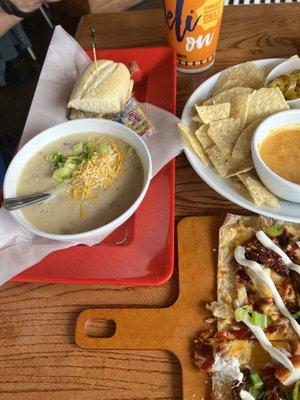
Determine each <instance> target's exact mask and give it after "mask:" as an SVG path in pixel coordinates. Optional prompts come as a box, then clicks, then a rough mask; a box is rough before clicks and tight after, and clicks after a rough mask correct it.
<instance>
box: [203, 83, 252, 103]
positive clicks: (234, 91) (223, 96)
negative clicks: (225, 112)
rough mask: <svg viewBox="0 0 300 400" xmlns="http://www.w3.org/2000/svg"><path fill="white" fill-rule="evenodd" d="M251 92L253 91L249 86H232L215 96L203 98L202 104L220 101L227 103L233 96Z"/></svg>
mask: <svg viewBox="0 0 300 400" xmlns="http://www.w3.org/2000/svg"><path fill="white" fill-rule="evenodd" d="M252 92H254V90H253V89H251V88H246V87H234V88H231V89H228V90H225V91H222V92H221V93H219V94H218V95H216V96H215V97H212V98H210V99H208V100H205V101H204V103H203V105H204V106H208V105H211V104H220V103H227V102H229V103H231V100H232V99H233V98H234V97H235V96H242V95H243V94H251V93H252Z"/></svg>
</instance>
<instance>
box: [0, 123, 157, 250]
mask: <svg viewBox="0 0 300 400" xmlns="http://www.w3.org/2000/svg"><path fill="white" fill-rule="evenodd" d="M88 132H93V133H99V135H100V134H101V135H103V134H105V135H108V136H112V137H116V138H118V139H121V140H123V141H124V142H126V143H127V144H129V145H130V146H132V147H133V148H134V149H135V151H136V154H137V155H138V156H139V158H140V160H141V162H142V165H143V170H144V180H143V186H142V189H141V191H140V194H139V196H138V197H137V199H136V200H135V202H134V203H133V204H132V205H131V206H130V207H129V208H128V209H127V210H126V211H125V212H124V213H123V214H121V215H120V216H119V217H118V218H116V219H114V220H113V221H111V222H110V223H108V224H106V225H103V226H100V227H99V228H97V229H93V230H90V231H87V232H82V233H76V234H66V235H58V234H52V233H47V232H43V231H41V230H39V229H38V228H36V227H35V226H33V225H32V224H31V223H30V222H29V221H27V219H26V218H25V217H24V216H23V214H22V212H21V210H15V211H12V212H11V215H12V216H13V218H14V219H15V220H16V221H17V222H19V223H20V224H21V225H23V226H24V227H25V228H26V229H28V230H29V231H30V232H32V233H34V234H36V235H39V236H43V237H46V238H49V239H53V240H64V241H65V240H68V241H69V240H72V241H78V242H80V241H81V240H85V239H89V238H94V237H99V238H103V237H105V236H107V235H108V234H110V233H111V232H112V231H113V230H115V229H116V228H118V227H119V226H120V225H122V224H123V223H124V222H125V221H126V220H127V219H128V218H129V217H131V215H132V214H133V213H134V212H135V211H136V209H137V208H138V207H139V205H140V204H141V202H142V200H143V198H144V197H145V194H146V192H147V190H148V187H149V183H150V180H151V176H152V163H151V157H150V153H149V150H148V148H147V146H146V145H145V143H144V142H143V140H142V139H141V138H140V137H139V136H138V135H137V134H136V133H135V132H134V131H132V130H131V129H129V128H127V127H126V126H124V125H122V124H119V123H117V122H114V121H108V120H104V119H79V120H74V121H68V122H65V123H63V124H60V125H56V126H53V127H51V128H49V129H46V130H45V131H43V132H41V133H40V134H38V135H37V136H35V137H34V138H33V139H31V140H30V141H29V142H27V143H26V144H25V145H24V146H23V147H22V148H21V149H20V150H19V151H18V153H17V154H16V155H15V157H14V158H13V160H12V162H11V164H10V165H9V167H8V170H7V172H6V175H5V179H4V185H3V195H4V198H9V197H15V196H17V185H18V181H19V178H20V176H21V173H22V171H23V168H24V166H25V165H26V163H27V162H28V161H29V160H30V159H31V157H32V156H33V155H34V154H35V153H37V152H38V151H39V150H41V149H43V148H44V147H45V146H46V145H48V144H50V143H52V142H54V141H56V140H58V139H61V138H63V137H68V136H70V135H74V134H77V133H88Z"/></svg>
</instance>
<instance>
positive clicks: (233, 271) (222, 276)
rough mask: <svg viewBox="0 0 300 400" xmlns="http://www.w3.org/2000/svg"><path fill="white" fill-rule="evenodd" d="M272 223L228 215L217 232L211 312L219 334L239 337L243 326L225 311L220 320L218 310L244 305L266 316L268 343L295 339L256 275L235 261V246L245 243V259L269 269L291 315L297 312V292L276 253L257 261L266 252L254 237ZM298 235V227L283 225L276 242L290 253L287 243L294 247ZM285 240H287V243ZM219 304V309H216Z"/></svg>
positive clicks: (265, 219) (299, 259)
mask: <svg viewBox="0 0 300 400" xmlns="http://www.w3.org/2000/svg"><path fill="white" fill-rule="evenodd" d="M275 223H276V221H274V220H272V219H271V218H265V217H261V216H260V217H256V216H249V217H248V216H234V215H228V216H227V219H226V220H225V222H224V224H223V226H222V228H221V229H220V232H219V255H218V274H217V288H218V289H217V293H218V297H217V302H216V304H215V305H214V309H215V310H217V311H219V313H218V315H219V318H218V330H219V331H222V332H227V333H228V332H232V335H234V336H235V337H239V336H238V332H239V330H243V331H244V325H243V324H241V323H237V322H236V321H235V319H234V317H233V316H232V314H231V316H230V314H229V313H228V311H227V313H226V314H225V313H224V314H223V317H222V316H220V310H223V309H224V304H226V306H227V308H229V309H231V310H232V313H233V312H234V310H235V309H236V308H238V307H240V306H243V305H245V304H251V305H252V307H253V308H254V309H255V310H256V311H257V312H260V313H263V314H265V315H267V316H268V329H267V330H266V334H267V336H268V338H269V339H270V340H288V339H295V338H296V339H297V335H296V333H295V331H294V330H293V328H292V327H291V325H290V323H289V321H288V320H287V319H286V318H285V317H284V316H283V315H282V314H281V313H280V312H279V310H278V308H277V306H276V304H275V303H274V301H272V299H273V298H272V294H270V291H269V289H268V288H267V287H266V286H265V285H264V284H262V283H261V281H258V280H257V279H255V276H253V274H251V271H249V269H248V268H244V267H241V266H240V265H238V264H237V262H236V260H235V258H234V250H235V248H236V246H238V245H241V246H243V245H244V244H245V243H247V245H246V246H247V247H246V248H248V249H249V250H247V251H248V253H247V254H248V255H247V258H248V259H250V260H251V259H254V260H260V262H261V263H262V264H263V265H264V268H268V271H269V274H270V277H271V279H272V280H273V281H274V283H275V285H276V288H277V289H278V291H279V293H280V295H281V297H282V298H283V301H284V302H285V304H287V306H288V307H289V308H290V310H292V311H293V312H294V309H296V310H297V309H298V302H297V297H298V296H299V294H300V293H298V292H297V290H296V289H295V287H294V285H293V281H292V280H293V278H292V277H293V274H291V273H288V272H287V270H286V269H285V270H284V269H283V267H282V264H281V263H280V261H279V258H276V257H275V256H276V254H275V256H274V253H268V257H264V258H263V259H261V258H259V257H260V254H265V251H266V250H264V248H262V246H261V245H259V243H258V244H257V241H256V240H255V234H256V232H257V231H259V230H263V231H264V232H266V233H268V229H269V228H270V227H271V226H273V225H274V224H275ZM287 234H288V235H289V236H287ZM299 236H300V227H299V225H296V226H293V225H291V224H285V225H284V231H283V233H282V234H281V236H278V237H277V239H276V240H277V242H278V243H280V246H281V247H282V249H284V250H285V251H289V250H287V249H291V247H290V246H291V245H290V244H292V245H293V246H294V243H295V240H298V239H299ZM287 238H289V239H288V240H287ZM292 249H294V247H292ZM251 257H254V258H251ZM272 257H275V258H272ZM261 260H262V261H261ZM274 260H276V262H277V264H276V263H273V261H274ZM295 262H298V263H300V258H299V256H297V257H296V261H295ZM285 289H287V290H285ZM218 305H219V307H220V308H218ZM217 311H215V313H216V312H217ZM250 334H251V332H250ZM250 336H251V335H250ZM249 338H250V337H249Z"/></svg>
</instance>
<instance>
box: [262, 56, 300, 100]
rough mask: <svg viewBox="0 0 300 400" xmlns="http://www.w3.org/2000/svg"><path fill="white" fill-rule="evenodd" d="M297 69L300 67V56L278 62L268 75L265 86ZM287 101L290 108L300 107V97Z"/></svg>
mask: <svg viewBox="0 0 300 400" xmlns="http://www.w3.org/2000/svg"><path fill="white" fill-rule="evenodd" d="M295 69H300V58H293V59H290V60H286V61H284V62H282V63H280V64H278V65H277V66H276V67H275V68H273V69H272V70H271V72H270V73H269V75H268V76H267V78H266V81H265V86H268V84H269V83H270V82H271V81H273V80H274V79H275V78H278V77H279V76H280V75H288V74H290V73H291V72H293V71H295ZM286 101H287V103H288V105H289V106H290V108H300V97H299V98H298V99H294V100H286Z"/></svg>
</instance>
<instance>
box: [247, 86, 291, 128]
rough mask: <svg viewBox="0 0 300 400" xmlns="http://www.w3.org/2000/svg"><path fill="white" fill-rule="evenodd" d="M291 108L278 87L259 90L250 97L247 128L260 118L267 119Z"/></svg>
mask: <svg viewBox="0 0 300 400" xmlns="http://www.w3.org/2000/svg"><path fill="white" fill-rule="evenodd" d="M289 108H290V107H289V105H288V103H287V102H286V100H285V98H284V96H283V94H282V92H281V91H280V89H279V88H278V87H275V88H262V89H259V90H257V91H255V92H253V93H252V94H251V95H250V97H249V103H248V115H247V121H246V126H247V125H249V124H251V122H253V121H255V120H256V119H258V118H262V117H267V116H269V115H272V114H275V113H277V112H278V111H283V110H288V109H289Z"/></svg>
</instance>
